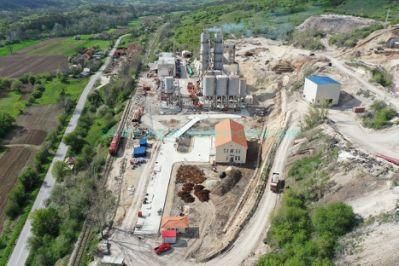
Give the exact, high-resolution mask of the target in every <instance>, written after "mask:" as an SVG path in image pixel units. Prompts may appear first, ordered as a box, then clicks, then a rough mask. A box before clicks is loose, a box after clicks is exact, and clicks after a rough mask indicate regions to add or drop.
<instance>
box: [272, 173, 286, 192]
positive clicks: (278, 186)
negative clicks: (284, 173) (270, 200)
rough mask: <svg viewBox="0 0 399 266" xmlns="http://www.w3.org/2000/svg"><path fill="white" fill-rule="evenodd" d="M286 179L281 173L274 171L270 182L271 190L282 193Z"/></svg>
mask: <svg viewBox="0 0 399 266" xmlns="http://www.w3.org/2000/svg"><path fill="white" fill-rule="evenodd" d="M284 186H285V180H284V179H283V178H281V176H280V173H277V172H274V173H273V174H272V180H271V182H270V190H271V191H272V192H274V193H281V192H283V190H284Z"/></svg>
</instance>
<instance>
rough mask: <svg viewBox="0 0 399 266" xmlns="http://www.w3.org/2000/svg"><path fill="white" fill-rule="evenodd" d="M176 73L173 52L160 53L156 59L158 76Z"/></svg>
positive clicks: (168, 75) (172, 75) (171, 75)
mask: <svg viewBox="0 0 399 266" xmlns="http://www.w3.org/2000/svg"><path fill="white" fill-rule="evenodd" d="M175 75H176V63H175V57H174V55H173V53H161V54H160V55H159V59H158V76H159V77H161V78H164V77H174V76H175Z"/></svg>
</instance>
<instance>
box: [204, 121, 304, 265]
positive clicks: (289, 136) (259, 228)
mask: <svg viewBox="0 0 399 266" xmlns="http://www.w3.org/2000/svg"><path fill="white" fill-rule="evenodd" d="M298 132H299V128H298V127H297V126H296V125H295V124H294V125H292V126H291V127H289V128H288V130H287V131H286V132H285V134H284V138H283V140H282V142H281V144H280V146H279V147H278V149H277V152H276V156H275V158H274V162H273V166H272V170H271V171H270V175H269V179H268V182H267V186H266V190H265V192H264V193H263V196H262V199H261V201H260V202H259V205H258V208H257V209H256V211H255V213H254V215H253V217H252V218H251V220H250V221H249V222H248V224H247V225H246V226H245V227H244V229H243V230H242V231H241V232H240V236H239V237H238V238H237V239H236V240H235V242H234V244H233V246H232V248H231V249H230V250H228V251H226V252H225V253H223V254H222V255H220V256H218V257H216V258H215V259H213V260H211V261H209V262H208V263H206V265H215V266H216V265H241V264H242V262H243V261H244V260H245V259H247V258H248V257H249V256H251V252H252V251H254V250H255V249H256V247H257V245H258V244H259V243H260V242H261V241H262V238H263V236H264V234H265V232H266V230H267V228H268V227H269V226H270V222H271V220H270V215H271V214H272V212H273V210H274V207H275V206H276V203H277V197H278V195H277V194H275V193H272V192H271V191H270V190H269V186H270V180H271V175H272V174H273V172H279V173H283V172H284V167H285V162H286V159H287V157H288V153H289V148H290V146H291V144H292V143H293V141H294V139H295V137H296V135H297V133H298Z"/></svg>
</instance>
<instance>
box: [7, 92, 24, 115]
mask: <svg viewBox="0 0 399 266" xmlns="http://www.w3.org/2000/svg"><path fill="white" fill-rule="evenodd" d="M26 102H27V101H26V100H23V99H22V95H21V94H20V93H18V92H15V91H11V92H9V93H8V94H7V96H6V97H4V98H0V111H4V112H6V113H9V114H10V115H11V116H12V117H14V118H15V117H17V116H18V115H19V113H20V111H21V110H23V109H24V108H25V104H26Z"/></svg>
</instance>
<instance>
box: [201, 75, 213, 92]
mask: <svg viewBox="0 0 399 266" xmlns="http://www.w3.org/2000/svg"><path fill="white" fill-rule="evenodd" d="M215 87H216V77H215V76H213V75H206V76H204V78H203V79H202V94H203V96H204V97H213V96H215Z"/></svg>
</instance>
